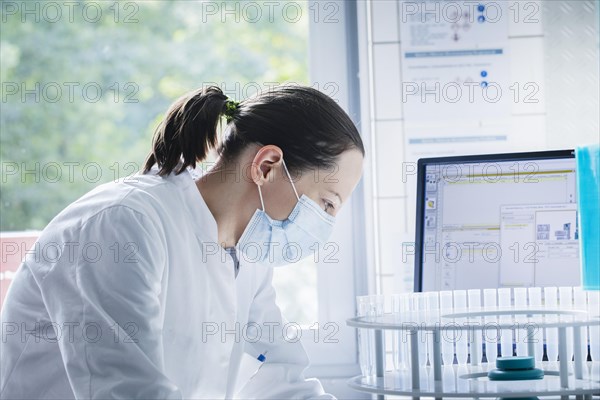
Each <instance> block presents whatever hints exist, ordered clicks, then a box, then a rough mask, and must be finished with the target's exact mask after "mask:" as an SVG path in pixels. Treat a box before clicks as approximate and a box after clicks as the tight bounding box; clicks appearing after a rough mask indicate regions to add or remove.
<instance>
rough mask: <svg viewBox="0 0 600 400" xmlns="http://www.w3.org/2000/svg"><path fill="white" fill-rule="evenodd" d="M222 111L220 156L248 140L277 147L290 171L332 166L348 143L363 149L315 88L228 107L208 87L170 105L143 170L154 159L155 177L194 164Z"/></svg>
mask: <svg viewBox="0 0 600 400" xmlns="http://www.w3.org/2000/svg"><path fill="white" fill-rule="evenodd" d="M227 104H229V105H230V107H229V111H228V107H227ZM226 112H228V113H229V114H228V120H229V121H230V122H229V123H228V126H227V127H228V128H229V134H228V135H227V136H226V137H225V139H224V140H223V143H221V144H220V146H219V148H218V150H219V154H220V156H221V157H223V158H225V159H226V160H232V159H235V157H236V156H237V155H238V154H239V153H240V152H241V151H242V150H243V149H244V148H245V147H246V146H248V145H249V144H252V143H256V144H260V145H269V144H270V145H275V146H278V147H279V148H281V150H282V151H283V154H284V158H285V162H286V165H287V167H288V168H289V169H290V171H298V170H304V169H309V168H322V167H325V168H327V167H332V166H333V165H334V164H335V162H336V159H337V157H338V156H339V155H340V154H341V153H343V152H344V151H346V150H350V149H353V148H354V149H358V150H360V151H361V153H362V154H363V155H364V154H365V149H364V146H363V143H362V139H361V137H360V134H359V133H358V130H357V129H356V127H355V126H354V123H353V122H352V120H351V119H350V117H349V116H348V115H347V114H346V112H345V111H344V110H343V109H342V108H341V107H340V106H339V105H338V104H337V103H336V102H335V101H334V100H333V99H332V98H330V97H329V96H327V95H325V94H324V93H321V92H320V91H318V90H316V89H313V88H310V87H307V86H297V85H282V86H277V87H275V88H273V89H271V90H269V91H265V92H262V93H260V94H258V95H256V96H254V97H251V98H249V99H247V100H244V101H242V102H240V103H239V105H238V106H237V108H236V109H235V111H234V112H231V103H228V99H227V96H225V95H224V94H223V92H222V91H221V89H219V88H218V87H216V86H209V87H207V88H203V89H198V90H195V91H193V92H191V93H189V94H186V95H184V96H183V97H181V98H179V99H178V100H176V101H175V102H174V103H173V104H172V105H171V107H170V108H169V110H168V112H167V115H166V117H165V119H164V120H163V121H162V122H161V124H160V125H159V126H158V127H157V129H156V132H155V134H154V138H153V140H152V151H151V152H150V154H149V155H148V157H147V158H146V162H145V165H144V173H145V172H148V171H149V170H150V169H151V168H152V166H153V165H154V164H158V167H159V175H161V176H162V175H167V174H169V173H171V172H172V171H174V170H175V169H176V171H175V173H176V174H179V173H181V172H182V171H184V170H185V169H186V168H187V167H188V166H192V167H195V166H196V163H197V162H201V161H203V160H204V159H205V158H206V156H207V154H208V152H209V151H210V150H211V149H213V148H216V147H217V145H218V144H219V143H218V135H219V134H218V131H217V125H218V123H219V121H221V116H223V115H224V114H225V113H226ZM180 162H181V165H180V166H179V167H178V168H176V167H177V166H178V164H179V163H180Z"/></svg>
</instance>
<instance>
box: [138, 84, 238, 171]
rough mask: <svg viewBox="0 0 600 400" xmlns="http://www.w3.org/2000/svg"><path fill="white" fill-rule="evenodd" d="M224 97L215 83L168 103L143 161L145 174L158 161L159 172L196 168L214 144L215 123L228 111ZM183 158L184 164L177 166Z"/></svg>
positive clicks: (215, 143)
mask: <svg viewBox="0 0 600 400" xmlns="http://www.w3.org/2000/svg"><path fill="white" fill-rule="evenodd" d="M227 104H228V101H227V96H226V95H224V94H223V92H222V91H221V89H219V88H218V87H216V86H209V87H207V88H203V89H198V90H196V91H194V92H191V93H189V94H187V95H184V96H183V97H180V98H179V99H178V100H176V101H175V103H173V105H171V107H170V108H169V110H168V111H167V116H166V117H165V119H164V120H163V121H162V122H161V123H160V125H159V126H158V127H157V128H156V131H155V132H154V137H153V139H152V151H151V152H150V154H148V157H147V158H146V161H145V164H144V173H146V172H148V171H150V169H151V168H152V166H153V165H154V164H158V168H159V170H158V175H160V176H164V175H168V174H170V173H171V172H172V171H173V170H175V169H176V171H175V173H176V174H179V173H181V172H183V171H185V169H186V168H187V167H188V166H192V167H193V168H195V167H196V162H198V161H203V160H204V159H205V158H206V156H207V155H208V152H209V151H210V150H211V149H213V148H215V147H216V146H217V142H218V132H217V124H218V123H219V121H220V119H221V115H222V114H223V113H224V112H225V111H226V110H227V108H228V106H227ZM182 158H183V164H181V166H180V167H179V168H176V167H177V165H178V164H179V163H180V162H181V159H182Z"/></svg>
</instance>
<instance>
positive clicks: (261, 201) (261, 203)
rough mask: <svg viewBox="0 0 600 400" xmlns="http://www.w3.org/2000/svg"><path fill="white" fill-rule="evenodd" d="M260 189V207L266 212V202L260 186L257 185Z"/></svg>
mask: <svg viewBox="0 0 600 400" xmlns="http://www.w3.org/2000/svg"><path fill="white" fill-rule="evenodd" d="M256 186H257V187H258V197H260V205H261V207H262V210H263V212H266V211H265V202H264V201H263V197H262V192H261V190H260V185H256Z"/></svg>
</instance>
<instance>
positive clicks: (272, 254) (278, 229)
mask: <svg viewBox="0 0 600 400" xmlns="http://www.w3.org/2000/svg"><path fill="white" fill-rule="evenodd" d="M282 161H283V160H282ZM283 168H284V169H285V173H286V174H287V177H288V179H289V181H290V183H291V184H292V188H293V189H294V193H295V194H296V198H297V199H298V202H297V203H296V206H295V207H294V209H293V210H292V212H291V213H290V215H289V216H288V217H287V218H286V219H285V220H282V221H280V220H275V219H272V218H271V217H269V216H268V215H267V213H266V212H265V203H264V201H263V197H262V192H261V189H260V186H258V185H257V186H258V195H259V197H260V203H261V206H262V210H259V209H257V210H256V212H255V213H254V215H253V216H252V218H251V219H250V222H249V223H248V225H247V226H246V229H245V230H244V233H243V234H242V237H241V238H240V240H239V242H238V244H237V245H236V248H237V250H238V254H240V255H241V260H240V261H241V262H246V263H249V264H255V265H264V266H268V267H279V266H282V265H285V264H290V263H294V262H297V261H300V260H301V259H303V258H306V257H308V256H310V255H312V254H315V252H317V251H318V249H319V247H322V246H323V245H324V244H325V243H326V242H327V240H328V239H329V236H330V235H331V231H332V230H333V225H334V223H335V217H334V216H332V215H330V214H328V213H326V212H325V211H324V210H323V209H322V208H321V207H319V205H318V204H317V203H315V202H314V201H313V200H311V199H310V198H308V197H307V196H306V195H304V194H303V195H302V196H298V191H297V190H296V186H295V185H294V182H293V181H292V178H291V176H290V173H289V171H288V169H287V167H286V165H285V162H283ZM316 254H321V253H316Z"/></svg>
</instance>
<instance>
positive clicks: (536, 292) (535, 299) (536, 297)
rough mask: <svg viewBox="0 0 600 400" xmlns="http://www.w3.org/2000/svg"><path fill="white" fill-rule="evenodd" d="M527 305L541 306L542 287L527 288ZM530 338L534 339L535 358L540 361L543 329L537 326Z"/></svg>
mask: <svg viewBox="0 0 600 400" xmlns="http://www.w3.org/2000/svg"><path fill="white" fill-rule="evenodd" d="M529 305H530V306H532V307H541V306H542V288H540V287H530V288H529ZM532 339H533V340H535V345H534V348H535V360H536V361H542V359H543V358H544V330H543V329H540V328H537V329H536V330H535V332H534V336H533V338H532Z"/></svg>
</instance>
